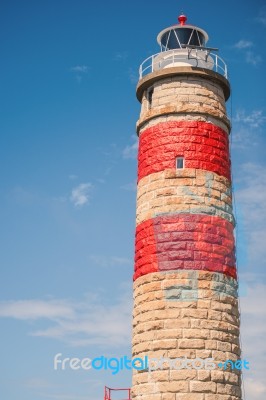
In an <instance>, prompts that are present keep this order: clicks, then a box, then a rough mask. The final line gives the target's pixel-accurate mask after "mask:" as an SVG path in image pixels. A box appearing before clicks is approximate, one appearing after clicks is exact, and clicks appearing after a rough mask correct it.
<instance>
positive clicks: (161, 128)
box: [138, 121, 231, 180]
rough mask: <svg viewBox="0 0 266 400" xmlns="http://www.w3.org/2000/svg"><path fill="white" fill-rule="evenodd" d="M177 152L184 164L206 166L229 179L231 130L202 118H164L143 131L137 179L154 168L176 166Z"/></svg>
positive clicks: (154, 169) (159, 169)
mask: <svg viewBox="0 0 266 400" xmlns="http://www.w3.org/2000/svg"><path fill="white" fill-rule="evenodd" d="M177 156H183V157H184V158H185V167H187V168H197V169H204V170H207V171H212V172H215V173H217V174H218V175H221V176H225V177H226V178H228V179H229V180H230V176H231V170H230V157H229V141H228V134H227V133H226V132H225V131H223V130H222V129H221V128H219V127H218V126H215V125H213V124H210V123H207V122H200V121H172V122H162V123H159V124H157V125H155V126H152V127H151V128H148V129H146V130H144V131H142V133H141V135H140V142H139V154H138V180H140V179H141V178H143V177H145V176H147V175H149V174H152V173H154V172H159V171H163V170H165V169H168V168H175V159H176V157H177Z"/></svg>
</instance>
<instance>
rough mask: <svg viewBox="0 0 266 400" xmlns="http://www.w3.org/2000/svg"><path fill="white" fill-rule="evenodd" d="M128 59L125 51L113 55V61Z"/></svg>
mask: <svg viewBox="0 0 266 400" xmlns="http://www.w3.org/2000/svg"><path fill="white" fill-rule="evenodd" d="M127 58H128V52H127V51H119V52H117V53H116V54H115V56H114V59H115V60H116V61H125V60H126V59H127Z"/></svg>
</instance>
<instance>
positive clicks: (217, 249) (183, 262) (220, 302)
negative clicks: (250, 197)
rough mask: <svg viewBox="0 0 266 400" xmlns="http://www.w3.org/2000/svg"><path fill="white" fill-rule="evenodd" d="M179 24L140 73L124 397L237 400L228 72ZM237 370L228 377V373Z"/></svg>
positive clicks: (195, 31) (200, 38)
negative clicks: (135, 361)
mask: <svg viewBox="0 0 266 400" xmlns="http://www.w3.org/2000/svg"><path fill="white" fill-rule="evenodd" d="M186 20H187V18H186V16H185V15H181V16H180V17H179V18H178V21H179V23H178V24H176V25H174V26H171V27H169V28H166V29H164V30H163V31H162V32H160V33H159V35H158V38H157V41H158V43H159V45H160V47H161V51H160V53H158V54H155V55H153V56H151V57H149V58H148V59H147V60H145V61H144V62H143V64H142V65H141V67H140V79H139V82H138V85H137V98H138V100H139V101H140V103H141V112H140V118H139V120H138V122H137V134H138V136H139V153H138V189H137V220H136V242H135V272H134V316H133V357H134V358H137V357H138V358H141V359H144V358H145V357H146V358H147V357H148V359H149V366H148V367H147V368H146V369H142V370H138V371H137V370H134V373H133V385H132V399H136V400H179V399H180V400H240V399H241V371H240V369H241V368H240V367H239V363H241V361H238V360H240V346H239V311H238V297H237V274H236V261H235V242H234V225H235V222H234V216H233V211H232V195H231V185H232V184H231V168H230V153H229V135H230V122H229V120H228V117H227V115H226V108H225V102H226V101H227V100H228V98H229V96H230V84H229V81H228V77H227V67H226V65H225V63H224V62H223V60H222V59H221V58H220V57H218V56H217V54H216V52H217V49H213V48H209V47H206V43H207V41H208V35H207V33H206V32H205V31H204V30H202V29H200V28H198V27H196V26H193V25H188V24H186ZM236 366H237V367H236Z"/></svg>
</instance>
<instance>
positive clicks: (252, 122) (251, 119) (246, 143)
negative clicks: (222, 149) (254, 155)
mask: <svg viewBox="0 0 266 400" xmlns="http://www.w3.org/2000/svg"><path fill="white" fill-rule="evenodd" d="M265 123H266V116H265V115H264V113H263V111H262V110H253V111H251V112H249V113H248V112H246V111H245V110H238V111H237V112H236V115H235V116H234V117H233V129H232V146H233V147H235V148H242V149H243V148H247V147H250V146H255V145H257V138H258V134H259V133H260V132H261V128H262V127H263V126H264V124H265Z"/></svg>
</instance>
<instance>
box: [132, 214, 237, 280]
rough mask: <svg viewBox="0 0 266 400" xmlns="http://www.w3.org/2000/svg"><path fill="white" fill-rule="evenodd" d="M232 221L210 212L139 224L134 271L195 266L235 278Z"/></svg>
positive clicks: (167, 216) (151, 220) (164, 217)
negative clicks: (208, 213) (212, 214)
mask: <svg viewBox="0 0 266 400" xmlns="http://www.w3.org/2000/svg"><path fill="white" fill-rule="evenodd" d="M235 263H236V262H235V242H234V234H233V225H232V224H231V223H230V222H228V221H227V220H225V219H223V218H220V217H214V216H209V215H194V214H174V215H173V214H172V215H166V216H159V217H156V218H154V219H150V220H148V221H144V222H142V223H141V224H139V225H138V226H137V228H136V246H135V274H134V280H135V279H137V278H138V277H140V276H142V275H145V274H148V273H151V272H158V271H169V270H178V269H192V270H203V271H213V272H220V273H223V274H225V275H228V276H231V277H234V278H236V266H235Z"/></svg>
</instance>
